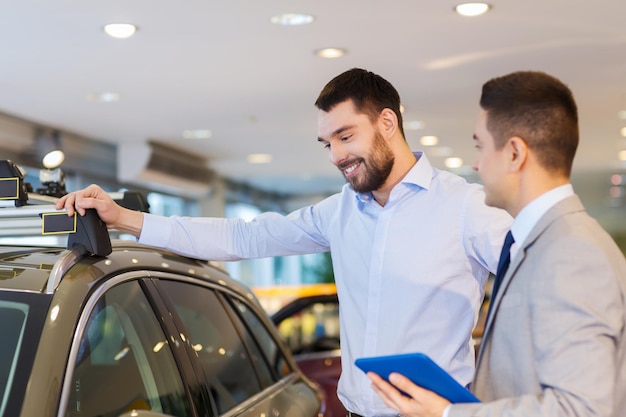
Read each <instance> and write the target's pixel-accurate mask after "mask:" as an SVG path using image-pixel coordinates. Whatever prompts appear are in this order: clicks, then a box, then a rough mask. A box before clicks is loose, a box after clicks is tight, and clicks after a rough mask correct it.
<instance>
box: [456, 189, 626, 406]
mask: <svg viewBox="0 0 626 417" xmlns="http://www.w3.org/2000/svg"><path fill="white" fill-rule="evenodd" d="M522 245H523V246H522V247H520V248H519V250H518V252H517V254H516V255H515V256H514V258H513V260H512V263H511V265H510V267H509V270H508V271H507V273H506V275H505V277H504V280H503V282H502V284H501V287H500V289H499V291H498V294H497V296H496V299H495V300H493V302H494V305H493V308H494V309H495V310H494V311H492V313H491V315H490V318H489V321H488V322H487V323H486V324H485V331H484V333H483V340H482V343H481V349H480V352H479V356H478V363H477V369H476V375H475V377H474V382H473V384H472V391H473V392H474V393H475V394H476V395H477V396H478V398H480V399H481V400H482V401H483V402H484V404H455V405H453V406H452V407H451V408H450V413H449V417H460V416H484V417H491V416H494V417H495V416H520V417H521V416H523V417H532V416H550V417H561V416H568V417H573V416H576V417H581V416H594V417H596V416H598V417H599V416H602V417H618V416H619V417H623V416H625V415H626V358H625V355H626V337H625V331H626V330H625V327H626V307H625V295H626V260H625V258H624V255H623V253H622V252H621V251H620V250H619V248H618V247H617V246H616V245H615V243H614V242H613V240H612V239H611V238H610V236H609V235H608V234H607V233H606V232H605V231H604V230H603V229H602V228H601V227H600V226H599V225H598V224H597V223H596V221H595V220H594V219H592V218H591V217H590V216H589V215H588V214H587V213H586V212H585V210H584V208H583V205H582V204H581V202H580V200H579V199H578V197H576V196H572V197H569V198H567V199H565V200H563V201H561V202H560V203H558V204H557V205H555V206H554V207H552V208H551V209H550V210H549V211H548V212H547V213H546V214H545V215H544V216H543V217H542V218H541V219H540V221H539V222H538V224H537V225H536V226H535V227H534V228H533V230H532V231H531V232H530V235H529V236H528V238H527V239H526V242H523V244H522ZM494 313H495V314H494Z"/></svg>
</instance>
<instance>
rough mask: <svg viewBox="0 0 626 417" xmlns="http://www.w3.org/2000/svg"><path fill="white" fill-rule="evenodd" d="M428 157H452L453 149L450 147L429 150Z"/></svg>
mask: <svg viewBox="0 0 626 417" xmlns="http://www.w3.org/2000/svg"><path fill="white" fill-rule="evenodd" d="M428 155H429V156H430V155H432V156H434V157H444V156H450V155H452V148H450V147H449V146H436V147H433V148H430V149H429V150H428Z"/></svg>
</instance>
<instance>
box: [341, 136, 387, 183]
mask: <svg viewBox="0 0 626 417" xmlns="http://www.w3.org/2000/svg"><path fill="white" fill-rule="evenodd" d="M394 160H395V158H394V156H393V152H391V148H390V147H389V145H387V142H386V141H385V139H384V138H383V136H382V135H381V134H380V133H379V132H376V133H375V135H374V143H373V145H372V149H371V151H370V153H369V155H368V157H367V159H365V158H360V160H357V161H358V162H360V163H361V166H362V169H361V172H360V173H358V174H357V175H356V176H354V177H350V178H346V181H348V182H349V183H350V185H351V186H352V188H353V189H354V191H356V192H357V193H370V192H372V191H376V190H377V189H379V188H380V187H382V186H383V184H384V183H385V181H387V178H388V177H389V173H390V172H391V169H392V168H393V163H394ZM354 162H355V161H354V160H352V161H350V162H348V163H345V164H342V165H341V166H339V169H342V168H343V167H345V166H348V165H352V164H354ZM342 172H343V170H342ZM344 178H345V174H344Z"/></svg>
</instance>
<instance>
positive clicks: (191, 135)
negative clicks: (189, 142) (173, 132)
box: [183, 129, 213, 139]
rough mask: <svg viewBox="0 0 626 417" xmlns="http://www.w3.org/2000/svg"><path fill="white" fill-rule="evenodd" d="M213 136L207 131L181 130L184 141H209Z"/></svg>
mask: <svg viewBox="0 0 626 417" xmlns="http://www.w3.org/2000/svg"><path fill="white" fill-rule="evenodd" d="M212 135H213V132H211V131H210V130H209V129H195V130H193V129H188V130H183V138H185V139H209V138H210V137H211V136H212Z"/></svg>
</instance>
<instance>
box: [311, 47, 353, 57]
mask: <svg viewBox="0 0 626 417" xmlns="http://www.w3.org/2000/svg"><path fill="white" fill-rule="evenodd" d="M345 54H346V50H345V49H342V48H323V49H318V50H317V51H315V55H317V56H319V57H320V58H339V57H342V56H344V55H345Z"/></svg>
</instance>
